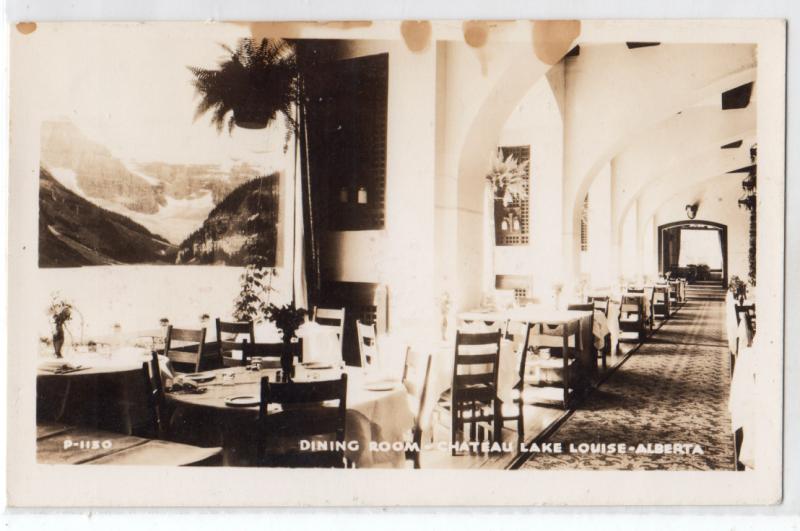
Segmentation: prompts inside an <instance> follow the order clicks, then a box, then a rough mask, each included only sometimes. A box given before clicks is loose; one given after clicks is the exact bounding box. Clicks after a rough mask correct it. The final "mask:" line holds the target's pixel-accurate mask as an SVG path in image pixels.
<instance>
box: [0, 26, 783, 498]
mask: <svg viewBox="0 0 800 531" xmlns="http://www.w3.org/2000/svg"><path fill="white" fill-rule="evenodd" d="M9 32H10V34H11V60H10V80H11V104H10V114H11V136H10V159H11V169H10V179H9V186H10V198H11V203H10V221H9V225H10V235H9V238H10V239H9V249H10V253H11V255H10V258H9V260H10V288H9V289H10V299H11V306H10V308H11V312H10V313H11V317H10V318H11V321H10V324H9V330H10V334H11V336H10V339H9V341H10V344H9V345H10V352H11V355H10V356H9V388H10V389H9V392H10V396H14V397H19V398H18V400H10V401H9V452H10V454H9V455H19V456H20V458H19V462H17V463H13V461H14V459H11V460H10V461H11V462H10V463H9V466H10V470H9V476H8V484H9V491H10V492H11V498H10V500H11V502H12V503H14V502H16V503H19V504H21V505H30V504H37V503H38V504H42V503H44V504H45V505H47V504H49V503H55V504H57V505H87V503H86V502H87V501H90V502H91V504H98V505H151V504H152V505H160V504H161V503H170V504H172V505H182V504H186V505H195V504H197V503H206V502H203V501H202V500H204V499H207V498H208V497H209V496H208V495H209V493H210V491H204V493H205V498H202V497H201V498H194V499H192V498H191V497H190V496H188V495H186V494H185V493H184V494H181V495H180V497H178V496H177V495H174V494H173V495H172V496H168V497H164V498H160V499H159V500H158V501H155V500H150V501H148V500H147V498H146V497H145V496H144V495H140V494H134V493H130V494H126V497H120V498H115V497H114V493H112V492H108V493H105V492H100V490H102V489H99V488H97V489H95V490H93V491H92V494H91V496H92V497H91V498H81V497H80V496H79V494H78V493H77V492H75V493H74V494H73V495H71V496H66V497H64V498H62V499H59V500H57V501H56V500H49V501H46V500H43V499H42V494H43V493H42V492H41V491H39V492H37V486H36V485H41V484H43V483H47V484H48V485H49V487H54V486H55V485H56V484H58V482H69V481H72V480H76V479H77V478H90V477H91V478H95V480H96V481H97V482H98V483H95V486H98V485H101V484H103V483H102V482H103V481H106V480H110V481H120V480H121V478H128V477H130V478H133V479H131V481H138V482H153V481H157V479H156V478H158V477H159V475H161V474H162V473H163V474H166V478H167V479H166V480H165V481H167V483H165V485H164V486H163V487H164V488H165V489H166V488H167V487H166V486H167V485H168V484H170V483H172V482H173V481H178V480H179V479H180V478H183V479H182V481H183V482H188V483H195V484H194V486H193V487H192V488H197V489H201V483H197V482H194V481H193V480H191V479H189V478H206V480H208V478H214V479H213V481H215V482H224V481H227V478H234V477H236V478H245V477H246V478H249V480H250V481H255V482H258V481H264V482H274V481H278V479H277V478H286V481H291V482H293V483H291V484H292V485H295V484H297V485H299V484H300V482H303V481H313V479H314V478H322V477H325V478H327V479H326V481H330V480H331V478H340V479H341V481H343V482H347V484H348V486H346V487H343V488H342V491H343V492H342V493H339V494H335V495H334V494H331V493H329V492H328V493H327V494H325V493H323V491H322V490H314V491H313V492H310V493H307V494H305V495H299V494H293V493H292V492H290V490H291V489H289V490H284V491H283V492H281V493H280V495H279V496H275V497H268V493H269V492H271V491H269V490H265V491H264V493H261V494H259V495H257V496H253V497H251V498H248V499H247V500H246V501H243V500H241V499H240V500H239V502H241V503H244V504H245V505H251V504H265V505H275V504H282V505H293V504H320V505H332V504H344V505H350V504H352V505H370V504H378V503H380V502H381V501H382V503H383V504H390V505H407V504H423V505H426V504H436V503H442V502H444V503H448V504H455V505H459V504H462V503H470V500H476V499H480V498H476V496H477V494H476V493H475V492H473V491H472V490H470V494H466V490H465V491H464V493H463V497H462V494H460V492H461V491H458V490H457V491H454V492H453V493H451V495H450V496H447V495H446V494H445V492H446V490H443V489H446V487H443V486H442V485H445V484H451V485H452V484H458V483H459V482H461V481H463V482H465V483H466V482H468V483H470V486H469V487H463V488H464V489H473V490H475V489H478V488H479V487H480V482H481V481H482V480H481V478H484V477H485V478H486V480H487V482H488V483H487V484H486V485H492V491H491V492H493V493H494V494H493V496H492V497H488V498H484V499H483V500H482V501H483V504H490V505H494V504H510V503H529V504H537V503H566V504H576V503H598V504H603V503H608V502H609V498H608V497H607V494H603V493H601V491H603V489H601V488H598V489H597V493H595V494H591V495H586V497H585V498H579V497H578V495H577V494H576V493H575V492H572V493H567V492H566V491H567V490H569V487H568V485H569V484H570V483H572V480H570V479H569V478H570V477H572V476H568V475H564V474H563V473H564V472H569V473H580V474H582V475H580V476H575V477H579V478H586V483H585V485H587V489H588V485H598V486H600V485H605V486H608V485H614V484H616V483H618V482H623V481H626V480H627V478H631V480H632V481H634V478H636V479H635V481H636V482H637V483H636V484H639V483H638V482H639V481H641V482H642V483H641V485H642V486H645V485H650V484H651V483H650V482H652V484H653V485H662V483H663V486H662V488H664V489H666V485H667V484H669V485H671V486H672V488H671V489H669V490H670V491H671V493H670V494H669V495H665V496H663V497H661V498H658V497H657V496H656V495H655V494H654V493H647V492H628V493H625V495H624V497H623V499H625V500H628V501H629V502H630V503H645V502H646V503H721V502H726V501H730V502H738V503H774V502H777V501H778V500H779V499H780V496H781V494H780V493H781V490H780V488H781V486H780V466H781V465H780V463H781V461H780V459H781V452H782V448H781V422H782V407H781V400H782V389H781V381H782V378H783V373H782V363H783V335H782V326H783V310H782V308H783V269H782V267H783V266H782V263H783V258H782V257H783V252H784V247H783V245H784V244H783V242H784V235H783V230H784V229H783V224H784V214H783V208H784V196H783V194H784V174H783V157H784V146H783V142H784V130H783V120H784V101H785V100H784V98H785V94H784V83H785V77H784V54H785V23H784V22H783V21H777V20H755V19H749V20H738V21H735V22H733V21H722V20H703V21H699V20H698V21H677V20H673V21H666V20H648V21H635V20H628V21H601V20H583V21H582V20H538V21H530V20H516V21H515V20H506V21H502V20H498V21H488V20H464V21H424V20H419V21H412V20H406V21H391V22H390V21H380V22H369V21H350V22H345V21H342V22H326V23H313V22H308V23H300V22H297V23H291V22H268V21H264V22H253V21H248V22H212V23H203V22H144V23H133V22H52V23H50V22H38V23H34V22H29V23H18V24H14V25H12V26H11V27H10V28H9ZM759 159H761V161H759ZM759 162H761V164H759ZM14 452H19V453H18V454H16V453H14ZM89 465H101V466H94V467H93V466H89ZM177 467H182V468H180V469H178V468H177ZM323 469H341V470H340V471H339V472H336V473H335V474H337V475H329V474H334V472H331V471H329V470H323ZM164 470H168V471H169V472H160V471H164ZM367 470H369V471H367ZM375 473H380V474H382V475H381V476H374V475H372V474H375ZM610 473H619V475H613V476H612V475H610ZM636 473H646V475H641V474H636ZM675 473H683V475H681V474H675ZM300 474H303V475H300ZM338 474H344V476H339V475H338ZM484 474H485V475H484ZM374 477H388V478H396V479H393V480H392V484H393V485H394V487H393V489H389V490H388V491H387V492H386V494H385V495H382V494H380V493H371V494H370V493H366V492H365V490H368V485H369V482H370V481H371V480H372V479H371V478H374ZM462 477H463V478H464V479H463V480H462V479H459V478H462ZM46 478H53V479H52V481H53V483H50V479H46ZM345 478H347V479H345ZM401 478H402V479H401ZM467 478H470V479H469V480H467ZM541 478H557V479H556V480H554V481H553V482H552V483H547V482H545V483H543V480H542V479H541ZM612 478H613V479H612ZM617 478H619V479H617ZM639 478H641V479H639ZM506 481H508V483H507V486H504V482H506ZM595 481H596V482H597V483H594V482H595ZM294 482H298V483H294ZM351 482H352V483H351ZM403 482H407V483H406V488H405V489H403V491H404V492H403V493H402V494H399V493H398V494H393V492H394V491H395V489H396V490H397V491H399V490H400V487H401V486H402V485H400V484H398V483H403ZM416 482H419V483H416ZM714 482H716V483H714ZM534 483H536V484H537V486H536V489H539V490H538V491H537V492H541V491H542V490H545V491H547V490H548V485H550V488H549V490H550V492H549V493H546V494H545V495H544V496H543V497H537V498H530V497H525V496H526V493H527V494H531V493H532V492H533V491H526V490H525V489H526V488H527V487H526V485H532V484H534ZM131 484H132V485H133V484H137V483H131ZM220 484H225V483H220ZM287 484H288V483H287ZM712 484H713V485H716V484H719V485H728V488H726V489H718V490H715V489H711V488H710V487H709V486H710V485H712ZM747 484H749V485H750V487H749V488H748V487H742V488H741V489H739V488H733V487H732V486H733V485H740V486H741V485H747ZM356 485H360V487H357V486H356ZM412 485H419V488H412ZM242 486H243V485H242V484H239V485H238V488H241V487H242ZM681 486H685V488H684V490H681V489H682V488H683V487H681ZM270 488H276V487H270ZM314 489H320V487H319V486H316V487H314ZM359 489H360V490H359ZM201 490H202V489H201ZM634 490H635V489H634ZM642 490H643V491H646V490H647V489H645V488H642ZM673 490H674V492H672V491H673ZM234 491H235V489H234V490H232V491H231V495H230V496H228V497H225V496H223V497H221V498H218V499H217V500H216V501H215V502H208V503H209V505H212V506H213V505H219V504H223V505H227V504H230V505H238V504H239V503H237V501H236V499H235V498H234V497H233V494H232V493H233V492H234ZM501 492H502V493H504V494H500V493H501ZM603 492H607V491H603ZM356 493H358V494H356ZM117 495H120V493H117ZM426 496H430V497H428V498H426ZM37 500H38V501H37ZM616 500H617V501H619V498H617V499H616Z"/></svg>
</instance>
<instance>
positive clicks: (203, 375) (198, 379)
mask: <svg viewBox="0 0 800 531" xmlns="http://www.w3.org/2000/svg"><path fill="white" fill-rule="evenodd" d="M183 377H184V378H186V379H187V380H191V381H193V382H195V383H203V382H210V381H211V380H213V379H214V378H216V376H215V375H213V374H209V373H207V372H195V373H192V374H184V375H183Z"/></svg>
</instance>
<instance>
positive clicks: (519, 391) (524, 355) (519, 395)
mask: <svg viewBox="0 0 800 531" xmlns="http://www.w3.org/2000/svg"><path fill="white" fill-rule="evenodd" d="M535 326H536V325H535V324H532V323H525V341H524V342H523V344H522V352H521V353H520V357H519V372H518V375H519V381H518V382H517V383H516V384H515V385H514V388H513V391H512V400H513V402H512V403H511V404H503V405H502V413H503V422H506V421H509V420H515V421H517V447H518V449H519V451H520V452H522V444H523V443H524V442H525V405H526V402H525V398H526V394H525V380H526V378H525V376H526V374H527V362H528V356H529V355H530V352H529V350H528V349H529V348H530V338H531V330H532V329H533V328H534V327H535Z"/></svg>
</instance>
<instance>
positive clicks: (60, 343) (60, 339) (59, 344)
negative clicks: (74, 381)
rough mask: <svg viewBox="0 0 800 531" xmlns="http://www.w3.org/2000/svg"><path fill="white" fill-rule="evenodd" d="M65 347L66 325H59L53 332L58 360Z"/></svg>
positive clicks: (54, 348)
mask: <svg viewBox="0 0 800 531" xmlns="http://www.w3.org/2000/svg"><path fill="white" fill-rule="evenodd" d="M63 347H64V325H61V324H57V325H56V330H55V332H53V351H54V353H55V355H56V358H60V357H62V356H61V349H62V348H63Z"/></svg>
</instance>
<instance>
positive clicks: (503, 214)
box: [494, 146, 531, 245]
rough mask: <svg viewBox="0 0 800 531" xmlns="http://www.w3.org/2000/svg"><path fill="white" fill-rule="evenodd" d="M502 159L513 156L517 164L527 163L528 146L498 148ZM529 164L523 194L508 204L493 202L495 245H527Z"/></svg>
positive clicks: (528, 228) (529, 154)
mask: <svg viewBox="0 0 800 531" xmlns="http://www.w3.org/2000/svg"><path fill="white" fill-rule="evenodd" d="M500 154H501V156H502V157H503V159H504V160H505V159H507V158H508V157H511V156H513V157H514V159H515V160H516V161H517V163H519V164H522V163H525V162H529V161H530V159H531V147H530V146H504V147H500ZM530 174H531V170H530V164H528V169H527V172H526V175H525V179H524V183H523V188H522V189H523V193H522V195H521V196H520V197H515V198H514V199H513V200H512V201H511V202H510V203H508V204H507V205H506V204H503V203H502V202H501V201H495V228H494V230H495V242H497V245H527V244H528V242H529V236H528V235H529V234H530Z"/></svg>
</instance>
